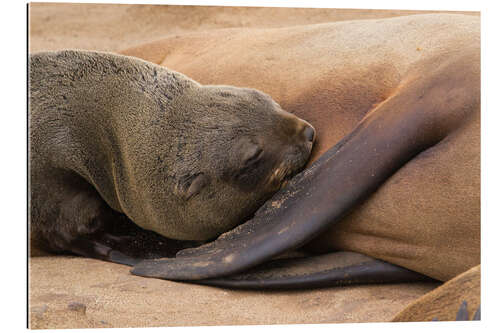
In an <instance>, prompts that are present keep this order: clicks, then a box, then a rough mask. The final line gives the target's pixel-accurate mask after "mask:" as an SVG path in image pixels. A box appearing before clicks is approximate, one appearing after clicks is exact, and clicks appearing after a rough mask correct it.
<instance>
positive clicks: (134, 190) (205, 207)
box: [29, 51, 315, 264]
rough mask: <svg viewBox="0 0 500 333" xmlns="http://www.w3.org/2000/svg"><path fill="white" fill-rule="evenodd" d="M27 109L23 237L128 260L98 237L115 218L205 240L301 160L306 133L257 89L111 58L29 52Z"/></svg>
mask: <svg viewBox="0 0 500 333" xmlns="http://www.w3.org/2000/svg"><path fill="white" fill-rule="evenodd" d="M29 107H30V114H29V133H30V134H29V135H30V136H29V153H30V164H29V169H30V177H29V186H30V198H29V199H30V219H31V221H30V222H31V241H32V244H33V245H36V246H38V247H42V248H44V249H47V250H50V251H55V252H61V251H70V252H72V253H76V254H80V255H85V256H90V257H95V258H100V259H105V260H112V261H117V262H121V261H124V262H126V263H129V264H130V263H132V262H133V261H130V258H128V257H126V256H124V255H123V253H121V252H120V251H117V250H113V248H112V247H110V246H109V244H108V243H107V242H106V241H103V239H111V240H112V239H114V238H116V237H113V235H112V234H109V233H108V231H109V230H108V229H109V228H108V226H109V225H111V224H113V223H114V221H116V219H118V218H120V216H122V217H123V215H124V216H126V218H127V219H129V220H131V221H133V222H134V223H135V224H137V225H138V226H140V227H142V228H144V229H146V230H153V231H155V232H157V233H159V234H161V235H162V236H165V237H168V238H173V239H180V240H207V239H210V238H214V237H215V236H217V235H219V234H220V233H222V232H224V231H227V230H229V229H231V228H233V227H234V226H235V225H237V224H238V223H241V222H242V221H243V220H244V219H245V217H247V216H248V215H250V214H251V213H252V212H253V211H255V210H256V209H257V207H259V205H261V204H262V203H263V202H264V201H265V200H266V199H267V198H269V197H270V195H271V194H272V193H274V192H275V191H276V190H278V189H279V188H280V186H281V185H282V183H283V181H285V180H286V179H287V178H290V177H291V176H292V175H293V174H294V173H296V172H298V171H299V169H300V168H301V167H303V165H304V164H305V163H306V161H307V159H308V157H309V154H310V152H311V147H312V143H313V140H314V136H315V133H314V129H313V128H312V127H311V126H310V125H309V124H308V123H307V122H305V121H302V120H300V119H299V118H297V117H296V116H293V115H291V114H289V113H287V112H285V111H283V110H282V109H281V108H280V107H279V105H278V104H277V103H275V102H274V101H273V100H272V99H271V98H270V97H269V96H267V95H265V94H263V93H261V92H259V91H256V90H253V89H244V88H235V87H231V86H203V85H200V84H198V83H197V82H195V81H193V80H191V79H189V78H188V77H186V76H184V75H182V74H180V73H177V72H173V71H170V70H168V69H165V68H163V67H160V66H158V65H154V64H151V63H147V62H145V61H142V60H139V59H136V58H133V57H125V56H119V55H114V54H109V53H98V52H85V51H62V52H56V53H38V54H33V55H30V58H29ZM271 143H272V144H271ZM97 235H99V236H97ZM103 235H104V236H107V237H104V236H103Z"/></svg>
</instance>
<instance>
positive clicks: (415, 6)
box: [0, 0, 500, 333]
mask: <svg viewBox="0 0 500 333" xmlns="http://www.w3.org/2000/svg"><path fill="white" fill-rule="evenodd" d="M36 2H40V1H36ZM50 2H69V1H57V0H52V1H50ZM78 2H83V3H127V4H179V5H180V4H192V5H231V6H278V7H281V6H283V7H284V6H286V7H310V8H314V7H315V8H318V7H323V8H352V9H355V8H360V9H411V10H465V11H468V10H472V11H478V10H481V12H482V14H481V17H482V42H483V48H482V52H483V63H482V117H483V118H482V181H481V184H482V227H483V242H482V245H483V251H482V254H483V256H482V258H483V260H482V263H483V278H482V281H483V293H482V318H483V320H482V321H481V322H480V323H477V322H476V323H464V322H461V323H412V324H333V325H293V326H289V325H276V326H239V327H237V328H236V327H234V326H217V327H203V328H191V327H187V328H167V329H168V331H169V332H172V331H173V332H191V331H200V332H201V331H203V332H217V333H221V332H233V331H234V330H238V331H240V330H241V331H243V332H245V331H246V332H249V331H251V330H255V329H257V330H266V331H267V330H269V331H270V330H286V331H287V333H288V332H289V331H290V330H291V331H298V330H300V331H302V330H304V329H306V330H310V329H313V330H315V331H320V332H323V331H324V332H326V331H327V330H328V332H331V331H332V330H335V331H338V330H339V331H347V330H348V331H349V332H352V331H354V332H357V331H365V330H373V329H383V330H384V332H398V333H400V331H401V330H402V329H403V330H405V331H410V332H412V331H415V332H419V333H420V332H421V331H422V330H430V331H442V330H443V329H445V330H446V329H453V331H454V332H462V331H467V332H470V330H471V329H472V330H474V331H475V330H477V329H488V328H492V327H494V324H495V321H496V318H497V314H496V310H497V308H498V300H497V298H498V297H499V296H500V293H499V288H498V287H497V286H498V283H499V281H500V279H499V276H498V269H497V265H498V257H497V256H498V254H499V253H500V251H499V248H498V244H499V243H500V242H499V240H498V237H499V235H500V232H498V231H499V227H498V224H499V223H500V219H499V214H498V210H499V209H500V205H498V198H499V196H498V194H499V193H498V188H499V186H500V182H499V171H500V163H499V162H498V156H499V155H498V152H499V147H498V146H497V144H498V143H500V140H498V134H497V133H498V132H499V131H500V130H499V126H500V121H499V117H498V113H499V112H500V105H499V103H498V97H497V96H498V95H499V93H498V90H499V88H500V84H499V82H498V81H499V80H498V77H499V75H500V73H499V71H498V65H497V63H498V61H500V54H499V52H498V33H497V31H500V29H499V27H498V21H499V20H500V17H499V15H498V11H497V8H496V7H497V6H496V5H495V2H494V1H478V0H476V1H470V0H469V1H457V0H455V1H429V0H419V1H407V2H402V1H389V0H383V1H381V0H378V1H357V0H351V1H346V0H341V1H332V2H330V1H328V2H327V1H317V0H312V1H307V2H306V1H293V0H292V1H262V0H256V1H237V0H231V1H214V0H211V1H199V0H198V1H195V0H190V1H187V2H186V1H113V0H110V1H95V0H93V1H78ZM5 3H8V4H7V5H5ZM0 15H1V16H2V19H1V24H2V30H1V31H2V65H3V69H4V70H3V71H2V87H1V90H0V91H1V92H2V96H1V97H2V120H3V121H2V122H1V131H0V133H1V139H0V142H1V144H2V146H1V152H2V154H1V156H2V159H1V163H0V165H1V172H0V175H1V177H2V180H3V181H2V197H1V200H0V203H1V207H2V221H1V223H2V231H3V232H2V236H3V237H2V238H1V241H0V246H1V247H0V253H2V259H3V260H2V283H1V286H2V291H3V293H2V296H3V297H2V308H1V309H0V311H1V312H0V313H2V318H3V320H2V324H3V325H2V326H3V327H4V328H7V329H9V330H15V331H20V330H24V328H25V325H26V281H25V277H26V243H25V242H26V225H25V222H26V96H25V94H26V87H25V84H26V7H25V3H23V2H22V1H18V2H15V3H13V2H2V10H1V11H0ZM164 329H165V328H157V329H154V328H151V329H148V331H152V330H164ZM122 330H123V329H122ZM127 330H129V329H127ZM141 330H142V329H141ZM74 331H75V330H71V332H74ZM78 331H80V330H78ZM84 331H87V332H92V331H90V330H84ZM111 331H113V332H114V331H116V329H111ZM135 331H137V329H136V330H135ZM48 332H61V330H57V331H56V330H48Z"/></svg>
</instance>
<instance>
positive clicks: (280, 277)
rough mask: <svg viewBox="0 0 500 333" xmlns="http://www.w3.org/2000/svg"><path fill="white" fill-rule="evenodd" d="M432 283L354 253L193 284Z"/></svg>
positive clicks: (279, 262) (288, 261)
mask: <svg viewBox="0 0 500 333" xmlns="http://www.w3.org/2000/svg"><path fill="white" fill-rule="evenodd" d="M415 281H434V280H433V279H431V278H429V277H427V276H425V275H422V274H419V273H416V272H413V271H410V270H408V269H406V268H403V267H400V266H396V265H393V264H390V263H387V262H385V261H381V260H377V259H373V258H371V257H368V256H365V255H363V254H359V253H354V252H335V253H329V254H324V255H320V256H314V257H303V258H285V259H276V260H272V261H269V262H266V263H264V264H262V265H259V266H257V267H254V268H251V269H250V270H248V271H245V272H244V273H240V274H236V275H230V276H227V277H223V278H215V279H207V280H198V281H196V283H198V284H205V285H211V286H218V287H228V288H241V289H298V288H320V287H333V286H345V285H351V284H366V283H400V282H415Z"/></svg>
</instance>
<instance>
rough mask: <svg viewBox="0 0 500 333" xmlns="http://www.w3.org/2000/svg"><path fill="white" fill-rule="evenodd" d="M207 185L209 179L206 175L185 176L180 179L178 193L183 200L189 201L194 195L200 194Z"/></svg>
mask: <svg viewBox="0 0 500 333" xmlns="http://www.w3.org/2000/svg"><path fill="white" fill-rule="evenodd" d="M207 184H208V177H207V176H206V175H205V174H204V173H197V174H194V175H185V176H183V177H181V179H179V182H178V183H177V187H176V192H177V195H178V196H179V197H181V198H182V199H184V200H189V198H191V197H192V196H193V195H196V194H198V193H200V191H201V189H202V188H204V187H205V186H206V185H207Z"/></svg>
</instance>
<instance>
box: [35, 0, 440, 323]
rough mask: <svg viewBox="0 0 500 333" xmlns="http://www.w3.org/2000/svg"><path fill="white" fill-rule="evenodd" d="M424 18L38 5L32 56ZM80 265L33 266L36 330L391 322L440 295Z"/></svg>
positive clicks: (425, 287) (39, 261) (419, 288)
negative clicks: (220, 33) (266, 286)
mask: <svg viewBox="0 0 500 333" xmlns="http://www.w3.org/2000/svg"><path fill="white" fill-rule="evenodd" d="M415 13H421V12H416V11H396V10H388V11H374V10H362V11H360V10H347V9H342V10H340V9H287V8H237V7H192V6H151V5H95V4H94V5H92V4H43V3H37V4H32V5H31V6H30V10H29V17H30V25H29V28H30V36H29V45H30V51H31V52H35V51H41V50H58V49H63V48H79V49H93V50H105V51H118V50H121V49H125V48H127V47H130V46H133V45H137V44H140V43H143V42H148V41H152V40H155V39H158V38H161V37H165V36H166V35H172V34H173V35H175V34H182V33H186V32H190V31H200V30H208V29H217V28H228V27H277V26H286V25H298V24H310V23H321V22H328V21H338V20H349V19H366V18H382V17H391V16H397V15H409V14H415ZM128 271H129V269H128V267H125V266H120V265H115V264H111V263H105V262H101V261H97V260H91V259H84V258H76V257H34V258H31V259H30V273H29V278H30V280H29V286H30V290H29V304H30V311H29V312H30V325H31V327H32V328H85V327H143V326H190V325H238V324H239V325H242V324H284V323H288V324H292V323H335V322H375V321H388V320H390V319H391V318H392V317H393V316H394V315H395V314H396V313H397V312H398V311H400V310H401V309H403V308H404V307H405V306H406V305H408V304H409V303H411V302H412V301H413V300H415V299H417V298H418V297H419V296H421V295H423V294H425V293H426V292H428V291H430V290H431V289H433V288H434V287H435V286H436V284H431V283H427V284H426V283H416V284H399V285H379V286H353V287H348V288H328V289H320V290H305V291H287V292H255V291H253V292H251V291H232V290H224V289H217V288H212V287H204V286H196V285H189V284H182V283H174V282H169V281H162V280H156V279H145V278H141V277H137V276H133V275H131V274H130V273H129V272H128Z"/></svg>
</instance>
